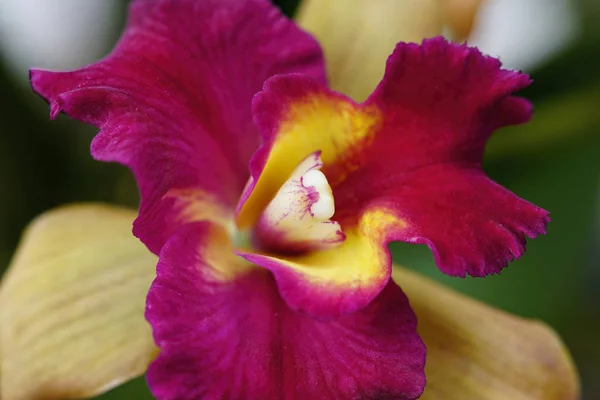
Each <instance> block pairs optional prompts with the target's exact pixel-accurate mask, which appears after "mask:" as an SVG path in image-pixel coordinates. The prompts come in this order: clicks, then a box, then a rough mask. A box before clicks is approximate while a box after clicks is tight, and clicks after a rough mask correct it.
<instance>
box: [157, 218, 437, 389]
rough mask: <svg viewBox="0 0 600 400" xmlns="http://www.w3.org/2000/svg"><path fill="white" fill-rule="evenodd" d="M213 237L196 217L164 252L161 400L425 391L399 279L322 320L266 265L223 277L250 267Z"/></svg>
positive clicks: (215, 232) (419, 348)
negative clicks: (360, 305) (303, 309)
mask: <svg viewBox="0 0 600 400" xmlns="http://www.w3.org/2000/svg"><path fill="white" fill-rule="evenodd" d="M214 237H220V238H225V237H226V236H225V233H224V232H223V231H222V230H221V229H220V228H218V227H216V226H215V225H213V224H210V223H194V224H189V225H187V226H185V227H183V228H181V230H180V231H178V232H177V233H176V234H175V235H174V236H173V237H172V238H171V239H170V240H169V241H168V242H167V244H166V245H165V246H164V248H163V250H162V252H161V259H160V262H159V265H158V276H157V278H156V280H155V282H154V284H153V285H152V288H151V290H150V293H149V296H148V305H147V311H146V316H147V318H148V320H149V321H150V323H151V325H152V327H153V329H154V337H155V340H156V343H157V344H158V346H159V347H160V349H161V352H160V355H159V357H158V358H157V359H156V360H155V361H154V362H153V364H152V365H151V366H150V369H149V371H148V382H149V385H150V388H151V390H152V392H153V393H154V395H155V396H156V397H157V398H158V399H159V400H175V399H176V400H186V399H187V400H196V399H200V398H201V399H204V400H221V399H246V400H253V399H254V400H291V399H340V400H351V399H357V398H360V399H384V398H389V399H392V398H393V399H415V398H417V397H418V396H419V395H420V394H421V392H422V390H423V386H424V383H425V382H424V374H423V368H424V357H425V348H424V346H423V344H422V342H421V340H420V339H419V337H418V336H417V334H416V332H415V325H416V320H415V318H414V314H413V313H412V311H411V309H410V307H409V305H408V301H407V299H406V297H405V296H404V295H403V293H402V291H401V290H400V289H399V288H398V287H397V286H396V285H395V284H393V283H390V284H389V285H388V286H387V287H386V288H385V289H384V290H383V291H382V292H381V294H380V296H379V297H378V298H377V299H376V300H374V301H373V302H372V303H371V304H370V305H369V306H368V307H367V308H365V309H364V310H363V311H360V312H358V313H356V314H352V315H348V316H344V317H341V318H338V319H335V320H330V321H327V322H325V321H319V320H315V319H312V318H310V317H308V316H305V315H302V314H298V313H296V312H294V311H292V310H290V309H289V308H288V307H287V305H286V304H285V302H284V301H283V300H282V299H281V297H280V296H279V294H278V291H277V287H276V285H275V283H274V281H273V278H272V276H271V274H270V273H269V272H268V271H264V270H262V269H260V268H249V269H247V270H246V272H245V273H242V274H238V275H237V276H236V278H235V279H228V280H223V279H221V278H218V277H219V276H220V272H219V271H221V270H230V269H231V268H232V267H234V268H238V269H244V268H246V267H247V265H246V264H244V263H245V261H243V260H241V259H237V260H236V258H234V257H235V256H233V255H232V253H231V248H230V247H227V244H226V243H225V242H221V243H222V247H221V248H214V245H211V246H208V245H206V246H202V247H201V246H200V245H199V243H206V242H207V241H210V242H211V243H212V242H214V241H215V239H214ZM211 238H213V239H211ZM217 241H221V239H218V240H217ZM224 264H226V265H224ZM236 265H237V267H236ZM215 277H217V278H215Z"/></svg>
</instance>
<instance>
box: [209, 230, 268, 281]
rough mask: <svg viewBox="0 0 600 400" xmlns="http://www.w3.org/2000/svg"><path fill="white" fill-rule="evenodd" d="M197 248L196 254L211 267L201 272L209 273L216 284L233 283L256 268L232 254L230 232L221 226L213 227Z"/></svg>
mask: <svg viewBox="0 0 600 400" xmlns="http://www.w3.org/2000/svg"><path fill="white" fill-rule="evenodd" d="M198 246H200V247H201V248H200V249H199V250H198V254H202V255H203V258H204V260H205V261H206V264H207V265H209V266H210V267H211V268H210V269H205V271H202V272H203V273H210V274H211V276H210V278H211V279H214V280H216V281H218V282H229V281H233V280H235V279H236V278H239V277H240V275H243V274H246V273H248V272H250V271H251V270H252V269H254V268H257V267H256V266H255V265H253V264H252V263H249V262H247V261H246V260H244V259H242V258H241V257H238V256H236V255H235V254H234V252H233V243H232V240H231V236H230V232H227V231H226V230H225V229H224V228H223V227H222V226H218V225H213V227H212V228H211V232H210V234H208V235H207V236H206V237H205V240H203V241H202V243H198ZM209 271H210V272H209Z"/></svg>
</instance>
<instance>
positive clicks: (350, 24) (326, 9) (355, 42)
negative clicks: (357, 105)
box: [297, 0, 443, 101]
mask: <svg viewBox="0 0 600 400" xmlns="http://www.w3.org/2000/svg"><path fill="white" fill-rule="evenodd" d="M442 18H443V11H442V7H440V4H439V0H303V1H302V3H301V6H300V9H299V11H298V16H297V21H298V22H299V24H300V25H301V26H302V27H303V28H304V29H306V30H308V31H309V32H310V33H312V34H313V35H315V36H316V38H317V39H318V40H319V42H320V43H321V45H322V46H323V50H324V52H325V60H326V62H327V69H328V73H329V79H330V83H331V87H332V89H334V90H337V91H339V92H342V93H344V94H346V95H347V96H350V97H351V98H353V99H354V100H356V101H363V100H364V99H366V98H367V96H368V95H369V94H371V92H372V91H373V89H375V86H377V84H378V83H379V81H380V80H381V78H382V77H383V72H384V69H385V61H386V60H387V57H388V56H389V55H390V54H391V53H392V50H393V49H394V47H395V45H396V43H398V42H400V41H403V42H417V43H420V42H421V40H422V39H423V38H426V37H432V36H437V35H439V34H441V32H442V24H443V20H442Z"/></svg>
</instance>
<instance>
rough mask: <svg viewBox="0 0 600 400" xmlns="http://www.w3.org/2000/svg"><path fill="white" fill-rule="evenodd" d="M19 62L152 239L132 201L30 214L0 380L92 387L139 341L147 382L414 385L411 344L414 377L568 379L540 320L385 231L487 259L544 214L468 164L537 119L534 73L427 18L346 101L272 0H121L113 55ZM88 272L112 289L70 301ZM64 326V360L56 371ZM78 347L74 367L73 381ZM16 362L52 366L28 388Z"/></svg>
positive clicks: (73, 394) (456, 382)
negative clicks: (530, 88) (82, 138)
mask: <svg viewBox="0 0 600 400" xmlns="http://www.w3.org/2000/svg"><path fill="white" fill-rule="evenodd" d="M360 78H361V77H360V76H357V77H356V79H360ZM31 83H32V86H33V89H34V90H35V91H36V92H37V93H38V94H39V95H41V96H42V97H43V98H44V99H46V100H47V101H48V102H49V104H50V109H51V117H52V118H54V117H56V116H57V115H58V114H59V113H61V112H64V113H65V114H67V115H69V116H70V117H72V118H75V119H78V120H81V121H84V122H87V123H90V124H93V125H95V126H97V127H98V128H100V132H99V133H98V135H97V136H96V137H95V138H94V140H93V142H92V148H91V152H92V155H93V157H94V158H96V159H98V160H102V161H115V162H119V163H122V164H124V165H126V166H127V167H129V168H130V169H131V170H132V172H133V174H134V175H135V178H136V180H137V183H138V186H139V190H140V193H141V205H140V209H139V213H138V215H137V218H136V220H135V222H134V226H133V232H134V234H135V236H137V237H138V238H139V239H140V240H141V241H142V242H143V243H144V244H145V246H146V247H147V248H148V249H149V250H150V252H148V251H146V249H145V248H144V247H142V246H138V245H137V243H136V242H135V241H133V240H131V238H130V237H129V235H128V233H127V229H126V226H127V225H128V224H127V221H130V219H129V218H131V213H129V212H128V211H124V210H119V209H114V208H107V207H99V206H79V207H76V208H75V209H70V210H60V211H57V212H54V213H51V214H49V215H47V216H45V217H42V218H41V219H40V220H38V221H37V222H35V223H34V224H33V225H32V227H31V228H30V230H29V231H28V233H27V234H26V236H25V240H24V242H23V243H24V244H23V247H22V248H21V249H20V251H19V252H18V253H17V255H16V256H15V260H14V263H13V266H12V267H11V270H10V271H9V274H8V275H7V277H6V279H5V281H4V282H3V286H2V291H1V292H0V302H2V304H3V307H2V312H1V313H0V321H2V324H0V326H1V327H2V328H0V334H1V335H0V340H1V341H0V346H2V347H1V348H0V350H1V352H2V353H1V358H0V359H1V361H2V363H1V364H0V366H1V371H0V379H1V381H0V390H2V396H3V397H2V399H3V400H18V399H25V398H29V399H31V398H34V399H38V398H40V399H41V398H45V399H46V398H80V397H84V396H90V395H92V394H94V393H99V392H102V391H104V390H106V389H107V388H110V387H113V386H114V385H116V384H118V383H120V382H122V381H123V380H125V379H128V378H130V377H132V376H134V375H135V374H138V373H141V372H143V370H144V369H145V368H146V364H147V363H148V362H150V360H152V362H151V364H150V366H149V368H148V371H147V380H148V384H149V387H150V389H151V391H152V393H153V394H154V396H155V397H156V398H157V399H165V400H166V399H173V400H175V399H177V400H185V399H189V400H196V399H204V400H211V399H214V400H216V399H232V400H238V399H240V400H241V399H260V400H270V399H273V400H275V399H277V400H278V399H311V398H318V399H416V398H419V397H420V396H421V395H422V394H423V390H424V387H425V382H426V379H425V378H426V374H425V360H426V347H425V344H426V345H427V347H428V349H429V353H428V354H427V356H428V361H427V376H428V379H429V382H428V387H427V390H426V391H425V394H423V397H422V398H430V399H432V398H438V399H442V398H443V399H449V398H453V396H456V398H461V399H486V398H489V399H499V398H506V397H502V396H509V397H510V398H515V399H537V398H544V399H567V398H569V399H570V398H575V396H576V395H577V382H576V378H575V372H574V369H573V367H572V365H571V363H570V360H569V356H568V354H567V353H566V351H565V350H564V349H563V348H562V345H561V344H560V342H559V341H558V339H557V338H556V337H555V336H554V335H553V334H552V333H551V332H550V331H548V330H547V329H546V328H544V327H543V326H541V325H539V324H536V323H532V322H528V321H523V320H520V319H518V318H514V317H510V316H508V315H505V314H503V313H500V312H498V311H493V310H490V309H489V308H487V307H486V306H483V305H481V304H478V303H476V302H473V301H472V300H468V299H466V298H464V297H462V296H460V295H457V294H455V293H453V292H451V291H448V290H447V289H444V288H441V287H440V286H439V285H437V284H433V283H431V282H428V281H427V280H425V279H423V278H420V277H418V276H416V275H414V274H412V273H409V272H402V271H400V270H397V271H395V272H393V268H392V263H391V257H390V254H389V251H388V249H387V244H388V243H389V242H390V241H405V242H409V243H423V244H426V245H427V246H429V247H430V248H431V250H432V251H433V254H434V256H435V260H436V262H437V265H438V267H439V268H440V269H441V270H442V271H443V272H445V273H447V274H450V275H454V276H465V275H467V274H469V275H473V276H485V275H488V274H495V273H499V272H500V270H501V269H502V268H503V267H505V266H506V265H507V263H508V262H509V261H511V260H512V259H514V258H517V257H519V256H521V255H522V254H523V253H524V251H525V237H526V236H527V237H530V238H533V237H535V236H536V235H538V234H541V233H545V227H546V223H547V222H548V220H549V218H548V213H547V212H546V211H544V210H542V209H540V208H538V207H536V206H534V205H532V204H530V203H528V202H526V201H524V200H522V199H520V198H518V197H517V196H516V195H514V194H513V193H511V192H509V191H508V190H506V189H504V188H502V187H501V186H499V185H498V184H496V183H494V182H492V181H491V180H490V179H489V178H488V177H487V176H486V175H485V174H484V172H483V171H482V169H481V159H482V156H483V150H484V146H485V143H486V140H487V138H488V137H489V136H490V135H491V134H492V132H493V131H494V130H496V129H498V128H501V127H503V126H507V125H511V124H518V123H523V122H526V121H527V120H528V119H529V118H530V115H531V105H530V103H529V102H528V101H526V100H524V99H522V98H519V97H515V96H514V93H515V92H517V91H519V90H520V89H522V88H523V87H525V86H527V85H528V84H529V83H530V80H529V78H528V77H527V76H526V75H523V74H521V73H519V72H514V71H507V70H503V69H502V68H501V66H500V63H499V62H498V61H497V60H496V59H493V58H490V57H486V56H484V55H482V54H481V53H480V52H479V51H478V50H477V49H474V48H470V47H467V46H465V45H458V44H452V43H449V42H447V41H446V40H444V39H442V38H439V37H438V38H433V39H428V40H425V41H424V42H423V43H422V44H421V45H417V44H406V43H399V44H398V45H397V46H396V48H395V49H394V50H393V52H392V54H391V56H390V57H389V59H388V62H387V65H386V69H385V75H384V77H383V79H382V81H381V82H380V83H379V85H378V86H377V87H376V89H375V90H374V92H373V93H372V94H371V95H370V96H369V97H368V98H367V100H366V101H365V102H363V103H357V102H355V101H353V100H351V99H350V98H349V97H346V96H345V95H343V94H340V93H337V92H334V91H333V90H331V89H330V88H328V86H327V85H326V82H325V70H324V64H323V58H322V54H321V49H320V47H319V45H318V43H317V42H316V41H315V40H314V39H313V38H312V37H311V36H309V35H308V34H306V33H304V32H303V31H302V30H300V29H299V28H298V27H297V26H296V25H294V23H293V22H291V21H289V20H287V19H286V18H285V17H284V16H282V15H281V14H280V13H279V12H278V11H277V10H276V9H275V8H274V7H273V6H272V5H271V4H270V2H269V1H268V0H202V1H200V0H197V1H194V0H177V1H174V0H153V1H149V0H134V1H133V3H132V5H131V8H130V13H129V20H128V24H127V27H126V29H125V31H124V33H123V35H122V38H121V40H120V42H119V43H118V44H117V46H116V47H115V49H114V50H113V51H112V53H111V54H110V55H109V56H107V57H106V58H105V59H103V60H101V61H99V62H97V63H94V64H92V65H89V66H87V67H84V68H82V69H79V70H76V71H73V72H48V71H43V70H32V71H31ZM67 220H68V221H69V222H68V223H64V221H67ZM86 235H87V236H89V237H87V238H86V240H87V241H86V246H82V247H78V248H72V246H71V243H74V242H75V241H77V240H81V236H86ZM31 249H35V250H31ZM151 253H153V254H151ZM81 254H86V255H87V258H85V260H86V264H85V265H86V267H89V269H88V268H85V271H86V272H85V273H84V272H80V268H81V266H80V265H74V263H73V260H79V257H80V256H81ZM156 256H158V259H157V258H156ZM49 259H54V261H53V262H52V263H53V264H59V263H62V266H63V269H62V270H61V271H62V272H61V273H57V274H56V279H57V280H64V282H63V283H62V285H61V287H65V291H64V292H61V293H59V295H58V297H56V294H55V292H56V291H55V289H54V288H55V287H56V286H52V285H49V284H48V282H47V281H46V280H45V279H43V278H40V279H39V280H36V277H37V276H41V275H38V272H39V271H40V269H43V268H44V265H43V264H44V262H47V260H49ZM57 260H60V262H59V261H57ZM156 260H158V261H157V267H156V277H155V279H154V281H153V283H152V285H151V287H150V290H149V293H148V296H147V302H146V312H145V316H146V318H147V320H148V321H149V323H150V325H151V328H152V333H153V338H154V342H155V343H156V345H157V346H158V348H159V353H158V355H156V351H155V349H154V347H153V345H152V343H151V342H150V341H149V335H147V332H146V331H145V329H147V326H145V325H143V324H138V322H139V321H140V319H141V315H137V314H136V310H138V307H139V305H138V303H137V301H138V300H140V299H141V297H142V296H143V295H144V294H145V292H146V289H147V284H148V282H147V281H146V279H145V277H147V275H144V274H143V270H144V266H147V265H148V266H149V265H152V263H156ZM105 265H109V266H110V267H111V268H110V269H107V270H105V271H104V274H102V271H100V272H99V273H98V274H96V273H95V272H93V271H92V272H90V271H91V270H95V269H97V268H99V267H102V266H105ZM75 271H77V272H75ZM392 273H394V278H395V279H394V280H392ZM140 277H143V278H140ZM32 279H33V280H34V282H35V283H36V285H37V289H38V291H37V292H33V293H34V294H31V293H32V292H31V291H29V290H27V291H26V290H24V289H23V287H24V285H25V282H28V281H29V280H32ZM401 287H402V288H403V289H404V290H405V291H406V292H407V293H408V295H409V297H410V298H411V304H412V306H413V307H411V305H409V302H408V298H407V296H406V294H405V293H404V291H403V289H401ZM115 288H117V289H118V290H115ZM88 292H91V294H90V297H91V296H92V295H96V294H97V293H104V292H107V293H111V296H104V297H103V303H101V304H99V303H88V304H93V306H94V308H93V309H90V308H89V307H86V304H85V302H83V303H72V304H71V303H70V302H69V301H68V299H70V298H81V297H85V296H86V295H87V294H88ZM44 294H48V295H49V296H54V297H52V298H53V299H55V300H56V302H57V303H59V304H61V307H62V308H63V309H64V310H68V311H63V314H62V315H67V313H68V315H69V316H70V318H72V319H74V320H75V321H78V320H85V321H87V322H86V324H87V325H85V329H83V327H82V326H79V329H71V330H68V331H61V330H60V328H54V327H55V326H56V325H57V324H58V325H62V324H63V323H64V324H65V325H68V324H69V323H71V322H69V321H64V320H59V321H55V320H52V319H48V318H46V313H45V312H44V311H45V310H47V309H51V308H52V307H55V305H53V304H48V302H47V301H46V302H42V303H40V301H39V298H40V296H42V295H44ZM134 295H135V296H134ZM109 297H110V298H109ZM130 299H131V301H130ZM133 300H135V302H133ZM5 304H6V305H8V306H6V307H5ZM10 304H19V305H21V304H25V305H27V304H31V305H35V307H34V306H30V307H29V308H28V307H26V306H22V307H18V306H13V307H11V306H10ZM413 308H414V310H415V311H416V313H417V316H419V318H420V320H419V329H420V331H419V333H421V335H422V337H421V336H420V335H419V333H418V332H417V316H416V315H415V311H413ZM21 310H25V312H19V311H21ZM34 316H35V317H37V318H39V321H41V322H39V321H38V324H36V325H35V326H36V329H35V330H32V329H29V330H28V329H27V326H28V325H27V324H26V323H25V321H29V322H31V320H32V318H34ZM73 323H76V322H73ZM52 329H58V330H59V331H60V332H61V333H60V334H54V335H53V336H51V340H50V342H48V341H46V340H43V341H39V342H37V341H36V338H38V337H40V336H43V335H44V333H45V332H47V331H49V330H52ZM91 332H100V333H98V334H97V336H94V334H93V333H91ZM466 332H468V334H467V333H466ZM89 335H92V336H89ZM73 337H76V338H77V340H74V339H73ZM85 338H88V339H87V340H86V339H85ZM422 339H423V340H422ZM424 342H425V344H424ZM37 343H39V344H37ZM107 343H109V344H107ZM460 343H462V344H463V345H460ZM60 346H64V348H67V349H68V350H69V351H68V354H67V355H66V356H65V361H66V362H65V366H64V367H62V365H61V366H59V367H58V368H54V369H52V368H50V367H49V365H54V364H53V363H55V359H53V358H52V357H50V356H48V354H50V353H52V351H53V350H52V349H54V348H55V347H60ZM107 348H109V349H110V350H111V351H110V352H109V351H106V349H107ZM507 349H510V350H511V351H508V350H507ZM501 350H502V351H501ZM53 354H54V353H53ZM78 357H79V358H78ZM75 358H78V360H79V363H72V364H69V362H67V361H69V360H72V359H75ZM42 359H43V361H40V360H42ZM471 361H472V363H471ZM73 365H75V366H73ZM83 365H85V366H88V367H89V368H90V371H91V372H90V373H87V372H88V371H79V374H81V376H84V377H85V378H84V379H80V377H79V376H74V375H71V376H67V378H65V375H68V374H67V373H65V370H67V369H68V370H69V371H71V373H73V372H74V368H81V366H83ZM475 365H477V368H475V367H473V368H474V371H477V372H476V374H475V375H477V376H474V375H471V374H469V373H468V371H469V368H471V366H475ZM482 365H483V367H481V366H482ZM107 366H111V367H112V366H115V369H116V371H115V369H111V368H107ZM20 367H22V369H19V368H20ZM25 367H26V368H25ZM35 368H38V369H37V370H35ZM506 368H510V371H504V369H506ZM27 369H30V370H34V372H35V373H33V374H32V375H30V376H31V377H33V378H37V379H40V380H41V381H42V383H41V384H39V385H31V386H32V388H28V389H23V383H24V382H27V380H26V379H25V376H26V375H25V372H23V371H25V370H27ZM14 371H16V372H14ZM10 374H13V375H10ZM515 374H516V375H517V376H519V374H522V376H521V377H519V379H520V380H517V382H513V381H512V380H514V376H515ZM509 375H510V376H513V378H510V377H509ZM19 378H20V379H19ZM511 379H512V380H511ZM506 381H508V382H510V383H509V384H507V383H505V382H506Z"/></svg>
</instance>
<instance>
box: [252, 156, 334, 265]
mask: <svg viewBox="0 0 600 400" xmlns="http://www.w3.org/2000/svg"><path fill="white" fill-rule="evenodd" d="M322 167H323V162H322V161H321V157H320V152H315V153H313V154H310V155H309V156H308V157H306V158H305V159H304V160H302V161H301V162H300V164H298V166H297V167H296V169H294V171H293V172H292V174H291V175H290V177H289V178H288V180H287V181H286V182H285V183H284V184H283V186H282V187H281V188H280V189H279V191H278V192H277V194H276V195H275V197H274V198H273V199H272V200H271V202H270V203H269V204H268V205H267V207H266V208H265V209H264V211H263V213H262V214H261V216H260V217H259V219H258V222H257V224H256V227H255V229H254V232H253V238H252V239H253V242H254V244H255V245H256V246H258V247H259V248H263V249H265V250H269V251H277V252H286V253H297V252H304V251H309V250H316V249H324V248H330V247H335V246H337V245H339V244H341V243H342V242H343V241H344V239H345V235H344V234H343V233H342V229H341V227H340V224H339V223H337V222H335V221H332V220H331V219H330V218H332V217H333V215H334V213H335V203H334V198H333V192H332V190H331V187H330V186H329V182H328V181H327V178H326V177H325V174H323V172H321V170H320V169H321V168H322Z"/></svg>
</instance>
